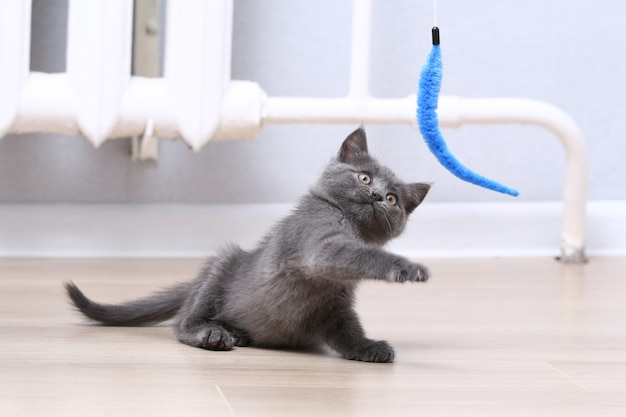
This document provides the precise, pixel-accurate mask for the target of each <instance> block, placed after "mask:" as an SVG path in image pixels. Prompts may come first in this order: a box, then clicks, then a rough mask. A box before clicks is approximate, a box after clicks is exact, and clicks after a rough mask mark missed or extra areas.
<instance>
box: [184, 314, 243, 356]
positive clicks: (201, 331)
mask: <svg viewBox="0 0 626 417" xmlns="http://www.w3.org/2000/svg"><path fill="white" fill-rule="evenodd" d="M177 336H178V340H179V341H181V342H183V343H185V344H187V345H191V346H194V347H199V348H203V349H209V350H231V349H233V348H234V347H235V346H247V345H248V344H249V339H248V337H247V336H246V334H245V333H244V332H243V331H241V330H239V329H235V328H233V327H231V326H228V325H227V324H224V323H220V322H217V321H213V320H194V321H193V322H190V321H183V322H182V323H179V325H178V328H177Z"/></svg>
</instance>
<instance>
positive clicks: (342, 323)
mask: <svg viewBox="0 0 626 417" xmlns="http://www.w3.org/2000/svg"><path fill="white" fill-rule="evenodd" d="M429 188H430V185H429V184H423V183H417V184H404V183H402V182H401V181H400V180H398V179H397V178H396V177H395V175H394V174H393V172H391V170H390V169H388V168H386V167H384V166H382V165H380V164H379V163H378V162H377V161H376V160H374V159H373V158H372V157H371V156H370V155H369V154H368V151H367V141H366V137H365V131H364V130H363V129H362V128H359V129H357V130H355V131H354V132H353V133H351V134H350V135H349V136H348V137H347V138H346V139H345V141H344V142H343V144H342V146H341V149H340V150H339V153H338V155H337V156H336V157H335V158H333V159H332V160H331V161H330V163H329V164H328V165H327V166H326V168H325V169H324V171H323V172H322V175H321V177H320V179H319V180H318V182H317V184H315V185H314V186H313V187H312V188H311V189H310V190H309V192H308V193H307V194H305V195H304V196H303V197H302V198H301V199H300V200H299V202H298V204H297V206H296V207H295V209H294V210H293V212H292V213H291V214H290V215H288V216H287V217H285V218H284V219H283V220H282V221H280V222H279V223H278V224H277V225H275V226H274V227H273V228H272V229H271V230H270V232H269V233H268V234H267V235H266V236H265V238H264V239H263V240H262V241H261V242H260V244H259V245H258V247H257V248H256V249H254V250H252V251H245V250H243V249H241V248H239V247H237V246H232V247H229V248H227V249H226V250H224V251H223V252H222V253H221V254H220V255H218V256H216V257H213V258H210V259H209V260H208V262H207V263H206V265H205V266H204V268H203V269H202V270H201V271H200V274H199V275H198V277H197V278H196V279H195V280H193V281H191V282H188V283H183V284H178V285H176V286H174V287H172V288H169V289H167V290H163V291H161V292H159V293H156V294H154V295H153V296H151V297H147V298H143V299H139V300H136V301H130V302H127V303H124V304H119V305H103V304H98V303H95V302H93V301H91V300H89V299H88V298H87V297H85V296H84V295H83V293H82V292H81V291H80V290H79V289H78V287H76V286H75V285H74V284H72V283H67V284H66V286H65V287H66V289H67V293H68V295H69V297H70V298H71V300H72V301H73V303H74V304H75V305H76V307H77V308H78V309H79V310H80V311H81V312H82V313H83V314H84V315H85V316H87V317H89V318H90V319H93V320H95V321H98V322H100V323H102V324H105V325H111V326H139V325H146V324H153V323H158V322H161V321H164V320H167V319H170V318H172V317H175V318H176V333H177V336H178V340H180V341H181V342H183V343H186V344H188V345H191V346H196V347H200V348H204V349H210V350H230V349H233V347H235V346H262V347H275V348H302V347H312V346H319V345H324V344H325V345H327V346H329V347H330V348H332V349H334V350H335V351H337V352H338V353H339V354H341V355H342V356H343V357H345V358H346V359H353V360H360V361H368V362H392V361H393V359H394V351H393V349H392V348H391V346H390V345H389V344H388V343H387V342H386V341H383V340H380V341H377V340H372V339H368V338H367V337H365V332H364V330H363V328H362V326H361V324H360V322H359V318H358V316H357V315H356V312H355V311H354V307H353V304H354V298H355V290H356V287H357V284H358V282H359V281H360V280H361V279H376V280H382V281H388V282H405V281H411V282H415V281H426V280H427V279H428V276H429V272H428V269H427V268H426V267H424V266H423V265H420V264H417V263H413V262H410V261H409V260H407V259H405V258H403V257H400V256H397V255H393V254H391V253H388V252H385V251H384V250H383V249H382V248H381V247H382V245H384V244H385V243H387V242H388V241H389V240H390V239H392V238H394V237H396V236H398V235H399V234H400V233H401V232H402V230H403V229H404V227H405V224H406V221H407V216H408V215H409V214H410V213H411V212H413V210H415V208H416V207H417V206H418V205H419V204H420V203H421V202H422V200H423V199H424V197H425V196H426V194H427V193H428V190H429Z"/></svg>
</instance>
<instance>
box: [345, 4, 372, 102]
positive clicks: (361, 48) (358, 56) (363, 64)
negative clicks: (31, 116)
mask: <svg viewBox="0 0 626 417" xmlns="http://www.w3.org/2000/svg"><path fill="white" fill-rule="evenodd" d="M371 21H372V1H371V0H354V1H353V2H352V43H351V48H352V49H351V55H350V86H349V90H348V97H350V98H352V99H356V100H360V99H365V98H368V97H369V95H370V94H369V91H370V64H371V62H370V48H371V41H370V39H371V26H372V25H371Z"/></svg>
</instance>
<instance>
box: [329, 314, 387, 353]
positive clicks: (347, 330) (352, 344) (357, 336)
mask: <svg viewBox="0 0 626 417" xmlns="http://www.w3.org/2000/svg"><path fill="white" fill-rule="evenodd" d="M322 339H323V340H324V342H326V343H327V344H328V346H330V347H331V348H333V349H334V350H336V351H337V352H338V353H340V354H341V356H343V357H344V358H346V359H350V360H356V361H364V362H393V359H394V357H395V353H394V351H393V348H392V347H391V346H390V345H389V343H387V342H386V341H384V340H372V339H368V338H367V337H365V332H364V331H363V327H362V326H361V323H360V322H359V319H358V317H357V315H356V313H355V312H354V311H353V310H351V309H346V310H344V311H340V312H335V314H334V315H333V317H332V318H331V319H330V320H328V321H327V323H326V328H325V331H324V334H323V335H322Z"/></svg>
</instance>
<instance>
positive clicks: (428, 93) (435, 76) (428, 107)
mask: <svg viewBox="0 0 626 417" xmlns="http://www.w3.org/2000/svg"><path fill="white" fill-rule="evenodd" d="M432 38H433V48H432V50H431V51H430V54H429V56H428V61H427V62H426V64H425V65H424V67H423V68H422V73H421V75H420V82H419V91H418V94H417V123H418V125H419V128H420V132H421V133H422V136H423V137H424V140H425V141H426V144H427V145H428V148H429V149H430V151H431V152H432V153H433V154H434V155H435V157H436V158H437V160H438V161H439V163H441V165H443V166H444V167H445V168H446V169H447V170H448V171H450V172H451V173H452V174H454V175H455V176H456V177H458V178H460V179H462V180H463V181H467V182H470V183H472V184H475V185H478V186H480V187H484V188H487V189H489V190H493V191H497V192H499V193H503V194H508V195H511V196H513V197H517V196H518V195H519V192H518V191H517V190H514V189H512V188H509V187H507V186H505V185H502V184H500V183H498V182H495V181H492V180H490V179H489V178H486V177H483V176H482V175H480V174H477V173H475V172H474V171H472V170H470V169H469V168H467V167H466V166H464V165H463V164H462V163H461V162H459V160H458V159H456V157H455V156H454V155H453V154H452V152H450V150H449V149H448V146H447V145H446V142H445V140H444V139H443V136H442V135H441V131H440V130H439V118H438V117H437V106H438V101H439V92H440V90H441V77H442V62H441V49H440V46H439V43H440V42H439V28H437V27H434V28H433V29H432Z"/></svg>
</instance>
